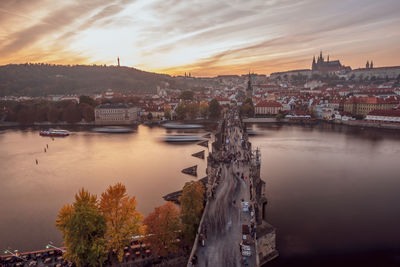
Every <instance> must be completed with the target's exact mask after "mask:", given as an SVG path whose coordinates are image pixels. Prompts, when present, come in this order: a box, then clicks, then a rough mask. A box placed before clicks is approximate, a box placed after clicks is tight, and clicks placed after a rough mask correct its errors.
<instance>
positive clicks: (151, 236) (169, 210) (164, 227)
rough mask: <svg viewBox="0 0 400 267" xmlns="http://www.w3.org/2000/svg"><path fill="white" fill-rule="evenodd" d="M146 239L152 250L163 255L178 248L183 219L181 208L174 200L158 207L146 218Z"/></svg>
mask: <svg viewBox="0 0 400 267" xmlns="http://www.w3.org/2000/svg"><path fill="white" fill-rule="evenodd" d="M144 224H145V227H146V241H147V242H149V243H150V246H151V248H152V250H153V251H154V252H155V253H156V254H158V255H161V256H165V255H167V254H168V252H174V251H176V250H177V249H178V246H177V242H176V240H177V239H178V238H179V230H180V229H181V220H180V217H179V210H178V208H177V207H176V206H175V204H173V203H172V202H167V203H165V204H164V205H163V206H160V207H157V208H155V209H154V211H153V212H152V213H150V214H149V215H148V216H147V217H146V218H145V219H144Z"/></svg>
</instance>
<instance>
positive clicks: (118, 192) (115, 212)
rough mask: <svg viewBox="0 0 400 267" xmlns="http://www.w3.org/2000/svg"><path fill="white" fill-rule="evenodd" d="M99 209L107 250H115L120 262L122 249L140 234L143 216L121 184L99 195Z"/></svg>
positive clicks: (133, 198) (134, 200)
mask: <svg viewBox="0 0 400 267" xmlns="http://www.w3.org/2000/svg"><path fill="white" fill-rule="evenodd" d="M99 206H100V209H101V211H102V213H103V215H104V217H105V219H106V225H107V231H106V234H105V237H106V239H107V240H108V247H109V249H110V250H111V249H116V250H117V254H118V258H119V259H120V261H122V255H123V248H124V246H125V245H127V244H128V243H129V241H130V240H131V238H132V236H133V235H137V234H139V233H140V226H141V222H142V220H143V216H142V215H141V214H140V213H139V212H138V211H137V210H136V199H135V197H131V198H130V197H129V196H128V194H127V193H126V188H125V186H124V185H122V184H121V183H117V184H115V185H114V186H110V187H109V188H108V189H107V190H106V191H105V192H104V193H102V194H101V199H100V204H99Z"/></svg>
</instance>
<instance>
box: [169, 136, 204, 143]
mask: <svg viewBox="0 0 400 267" xmlns="http://www.w3.org/2000/svg"><path fill="white" fill-rule="evenodd" d="M164 140H165V141H166V142H198V141H204V140H207V139H206V138H204V137H202V136H197V135H167V136H165V137H164Z"/></svg>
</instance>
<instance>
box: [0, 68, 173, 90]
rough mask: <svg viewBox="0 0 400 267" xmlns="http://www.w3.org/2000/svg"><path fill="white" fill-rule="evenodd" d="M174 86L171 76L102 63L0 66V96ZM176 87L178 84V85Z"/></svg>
mask: <svg viewBox="0 0 400 267" xmlns="http://www.w3.org/2000/svg"><path fill="white" fill-rule="evenodd" d="M165 83H169V84H170V85H173V86H175V81H174V79H172V77H171V76H169V75H165V74H157V73H151V72H146V71H141V70H138V69H135V68H130V67H117V66H105V65H92V66H88V65H50V64H43V63H39V64H30V63H27V64H18V65H15V64H10V65H4V66H0V96H6V95H14V96H45V95H51V94H93V93H101V92H103V91H104V90H106V89H109V88H112V89H113V90H116V91H118V92H124V93H126V92H130V91H143V92H155V91H156V88H157V86H158V85H165ZM178 88H179V86H178Z"/></svg>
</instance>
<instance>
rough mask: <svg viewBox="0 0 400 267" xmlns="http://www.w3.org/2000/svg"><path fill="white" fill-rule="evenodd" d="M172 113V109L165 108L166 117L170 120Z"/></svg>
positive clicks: (167, 106)
mask: <svg viewBox="0 0 400 267" xmlns="http://www.w3.org/2000/svg"><path fill="white" fill-rule="evenodd" d="M171 113H172V110H171V107H170V106H169V105H166V106H165V107H164V117H165V118H166V119H168V120H169V119H171Z"/></svg>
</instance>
